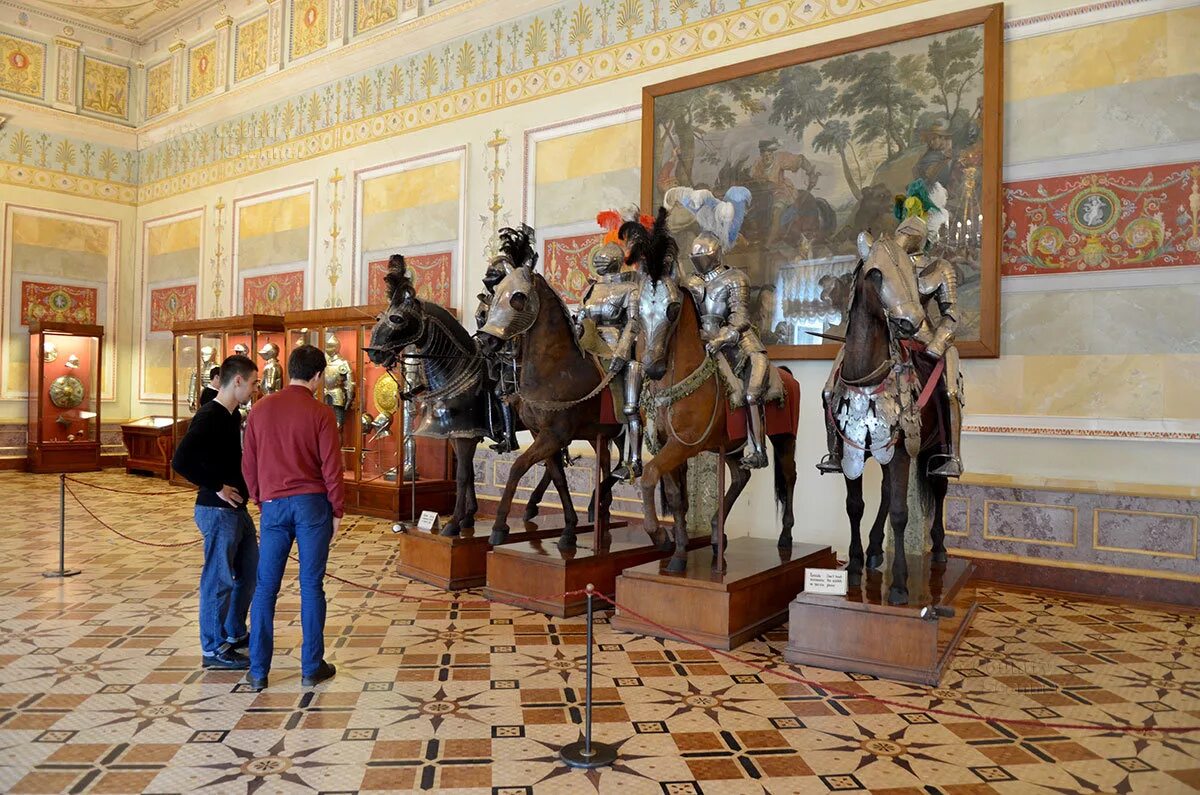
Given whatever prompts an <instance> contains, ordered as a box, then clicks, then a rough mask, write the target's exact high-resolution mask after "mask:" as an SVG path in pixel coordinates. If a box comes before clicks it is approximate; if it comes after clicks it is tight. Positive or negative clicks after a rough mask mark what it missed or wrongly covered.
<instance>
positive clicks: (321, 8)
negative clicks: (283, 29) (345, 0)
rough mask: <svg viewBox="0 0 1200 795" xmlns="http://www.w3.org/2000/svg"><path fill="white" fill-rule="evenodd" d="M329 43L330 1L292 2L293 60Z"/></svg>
mask: <svg viewBox="0 0 1200 795" xmlns="http://www.w3.org/2000/svg"><path fill="white" fill-rule="evenodd" d="M328 43H329V0H292V47H291V50H292V60H295V59H297V58H303V57H304V56H306V55H311V54H312V53H314V52H316V51H318V50H320V49H323V48H324V47H325V45H326V44H328Z"/></svg>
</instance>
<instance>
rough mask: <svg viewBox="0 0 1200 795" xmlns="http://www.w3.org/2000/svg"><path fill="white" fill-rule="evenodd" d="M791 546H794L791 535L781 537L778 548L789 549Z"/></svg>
mask: <svg viewBox="0 0 1200 795" xmlns="http://www.w3.org/2000/svg"><path fill="white" fill-rule="evenodd" d="M790 546H792V534H791V533H784V534H783V535H781V536H779V544H778V547H779V548H780V549H787V548H788V547H790Z"/></svg>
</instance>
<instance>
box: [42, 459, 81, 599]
mask: <svg viewBox="0 0 1200 795" xmlns="http://www.w3.org/2000/svg"><path fill="white" fill-rule="evenodd" d="M76 574H79V569H71V570H68V569H67V476H66V475H59V476H58V571H43V572H42V576H43V577H74V576H75V575H76Z"/></svg>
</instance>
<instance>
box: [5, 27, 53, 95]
mask: <svg viewBox="0 0 1200 795" xmlns="http://www.w3.org/2000/svg"><path fill="white" fill-rule="evenodd" d="M45 64H46V48H45V46H44V45H41V44H37V43H35V42H32V41H26V40H25V39H17V38H13V37H12V36H0V91H10V92H12V93H13V94H21V95H22V96H26V97H39V98H40V97H41V96H42V92H43V91H44V90H45V85H44V80H45V74H46V69H45Z"/></svg>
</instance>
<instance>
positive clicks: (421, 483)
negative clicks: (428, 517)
mask: <svg viewBox="0 0 1200 795" xmlns="http://www.w3.org/2000/svg"><path fill="white" fill-rule="evenodd" d="M345 486H346V510H347V511H349V512H350V513H358V514H362V515H364V516H374V517H377V518H379V519H392V520H398V519H413V518H414V517H413V510H414V503H415V509H416V515H417V516H420V515H421V512H422V511H434V512H435V513H438V514H447V513H449V512H450V511H452V510H454V481H452V480H418V481H417V484H416V489H415V491H416V496H415V499H414V495H413V491H414V489H413V484H412V482H411V481H409V482H405V483H401V484H399V485H397V484H396V483H395V482H391V481H386V480H374V481H372V480H368V481H362V482H359V481H354V480H347V481H345Z"/></svg>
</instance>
